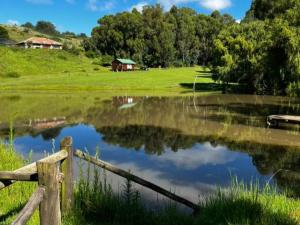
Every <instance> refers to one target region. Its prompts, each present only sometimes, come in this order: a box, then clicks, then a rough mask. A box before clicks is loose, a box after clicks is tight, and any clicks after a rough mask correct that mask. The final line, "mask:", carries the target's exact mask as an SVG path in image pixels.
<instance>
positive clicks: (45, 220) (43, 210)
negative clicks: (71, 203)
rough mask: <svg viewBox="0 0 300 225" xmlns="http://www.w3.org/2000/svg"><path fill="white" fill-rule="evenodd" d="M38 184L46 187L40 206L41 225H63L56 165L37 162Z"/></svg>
mask: <svg viewBox="0 0 300 225" xmlns="http://www.w3.org/2000/svg"><path fill="white" fill-rule="evenodd" d="M37 171H38V183H39V185H40V186H44V187H45V190H46V192H45V196H44V199H43V201H42V202H41V204H40V224H41V225H61V212H60V202H59V181H58V167H57V164H56V163H51V162H37Z"/></svg>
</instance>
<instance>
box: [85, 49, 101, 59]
mask: <svg viewBox="0 0 300 225" xmlns="http://www.w3.org/2000/svg"><path fill="white" fill-rule="evenodd" d="M85 55H86V57H88V58H96V57H98V54H97V53H96V52H94V51H92V50H89V51H86V52H85Z"/></svg>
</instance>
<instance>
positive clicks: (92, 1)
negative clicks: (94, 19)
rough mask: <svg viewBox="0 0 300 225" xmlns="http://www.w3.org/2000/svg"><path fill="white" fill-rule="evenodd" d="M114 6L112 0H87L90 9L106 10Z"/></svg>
mask: <svg viewBox="0 0 300 225" xmlns="http://www.w3.org/2000/svg"><path fill="white" fill-rule="evenodd" d="M114 6H115V2H114V1H107V2H103V1H99V0H89V1H88V3H87V7H88V9H89V10H91V11H107V10H110V9H112V8H113V7H114Z"/></svg>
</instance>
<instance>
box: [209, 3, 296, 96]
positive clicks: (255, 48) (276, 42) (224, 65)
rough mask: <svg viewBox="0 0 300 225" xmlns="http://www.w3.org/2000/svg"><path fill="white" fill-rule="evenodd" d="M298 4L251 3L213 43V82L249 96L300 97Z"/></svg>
mask: <svg viewBox="0 0 300 225" xmlns="http://www.w3.org/2000/svg"><path fill="white" fill-rule="evenodd" d="M299 12H300V0H273V1H269V0H254V1H253V3H252V6H251V9H250V10H249V11H248V12H247V14H246V17H245V18H244V20H243V21H242V22H241V24H231V25H229V26H227V27H226V28H225V29H223V30H222V31H221V32H220V33H219V34H218V36H217V37H216V38H215V40H214V54H213V55H214V57H213V61H212V64H211V67H212V69H213V73H214V75H215V79H217V80H219V81H221V82H223V84H224V86H226V84H228V83H230V82H235V83H239V84H242V85H244V87H245V88H246V89H247V90H248V91H249V92H251V93H258V94H273V95H284V94H289V95H292V96H297V95H298V96H300V83H299V81H300V14H299Z"/></svg>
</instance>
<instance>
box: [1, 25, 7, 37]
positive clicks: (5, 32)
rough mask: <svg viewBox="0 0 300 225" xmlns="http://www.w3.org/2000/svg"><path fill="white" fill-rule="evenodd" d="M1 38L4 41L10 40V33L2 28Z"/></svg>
mask: <svg viewBox="0 0 300 225" xmlns="http://www.w3.org/2000/svg"><path fill="white" fill-rule="evenodd" d="M0 38H3V39H8V38H9V35H8V31H7V30H6V29H5V28H4V27H2V26H0Z"/></svg>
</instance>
